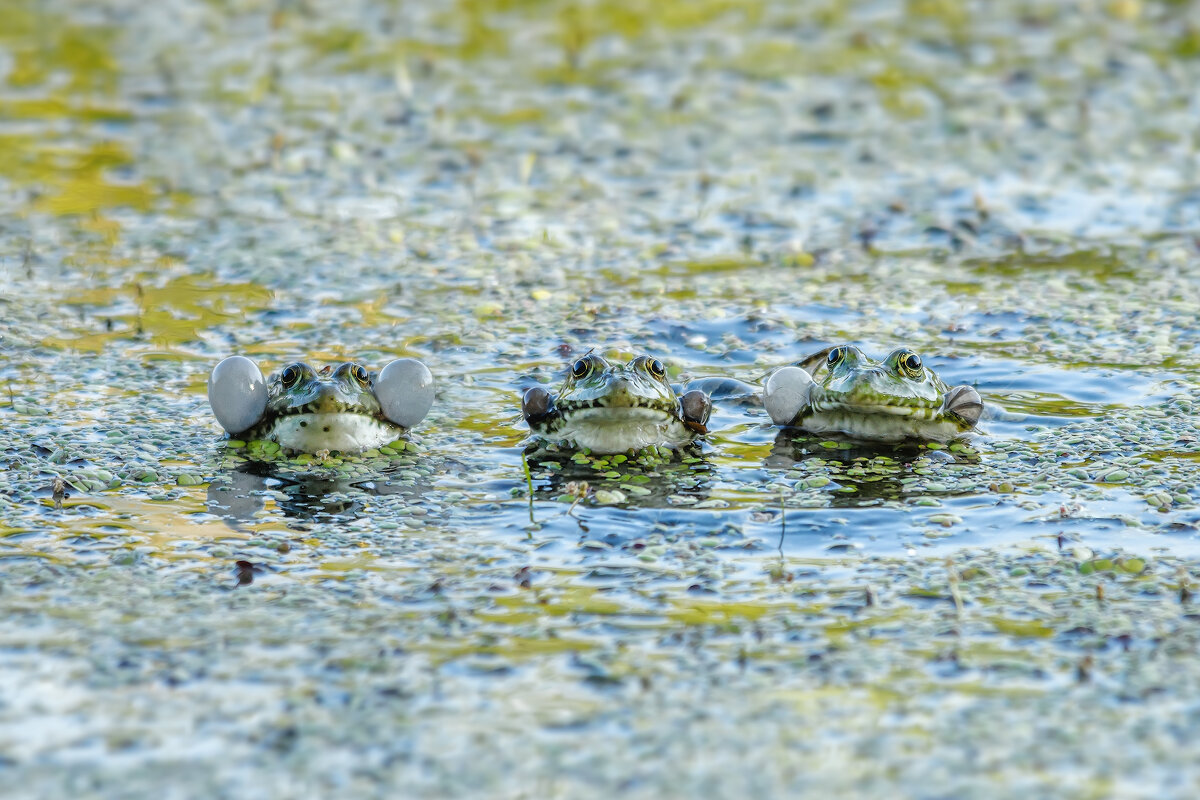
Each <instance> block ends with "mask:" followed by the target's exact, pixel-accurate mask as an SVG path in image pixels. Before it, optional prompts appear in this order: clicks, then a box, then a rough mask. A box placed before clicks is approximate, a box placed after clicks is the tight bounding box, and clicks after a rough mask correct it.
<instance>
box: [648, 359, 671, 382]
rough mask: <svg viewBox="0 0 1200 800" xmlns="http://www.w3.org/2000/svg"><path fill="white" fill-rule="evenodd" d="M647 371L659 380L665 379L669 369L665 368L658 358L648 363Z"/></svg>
mask: <svg viewBox="0 0 1200 800" xmlns="http://www.w3.org/2000/svg"><path fill="white" fill-rule="evenodd" d="M646 369H647V370H649V372H650V374H651V375H652V376H654V377H655V378H658V379H659V380H661V379H663V378H665V377H666V375H667V368H666V367H664V366H663V363H662V362H661V361H659V360H658V359H657V358H652V359H650V360H649V361H647V362H646Z"/></svg>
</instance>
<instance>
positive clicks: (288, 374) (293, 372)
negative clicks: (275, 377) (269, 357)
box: [279, 365, 300, 389]
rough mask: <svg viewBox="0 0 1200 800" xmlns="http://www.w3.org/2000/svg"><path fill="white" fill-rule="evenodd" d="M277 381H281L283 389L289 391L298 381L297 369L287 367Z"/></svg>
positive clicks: (298, 373)
mask: <svg viewBox="0 0 1200 800" xmlns="http://www.w3.org/2000/svg"><path fill="white" fill-rule="evenodd" d="M279 380H281V381H283V386H284V388H285V389H290V388H291V387H292V386H293V385H294V384H295V383H296V381H298V380H300V370H299V368H297V367H296V366H294V365H293V366H290V367H288V368H287V369H285V370H284V371H283V374H282V375H280V376H279Z"/></svg>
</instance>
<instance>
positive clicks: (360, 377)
mask: <svg viewBox="0 0 1200 800" xmlns="http://www.w3.org/2000/svg"><path fill="white" fill-rule="evenodd" d="M350 377H352V378H354V380H356V381H358V382H359V383H361V384H362V385H363V386H366V385H367V383H368V381H369V380H370V377H369V376H368V375H367V371H366V369H364V368H363V365H362V364H355V365H354V366H352V367H351V368H350Z"/></svg>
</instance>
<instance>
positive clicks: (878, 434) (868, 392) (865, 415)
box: [763, 344, 983, 442]
mask: <svg viewBox="0 0 1200 800" xmlns="http://www.w3.org/2000/svg"><path fill="white" fill-rule="evenodd" d="M763 404H764V405H765V406H766V409H767V412H768V413H769V414H770V415H771V419H772V420H773V421H774V422H775V424H776V425H783V426H790V427H796V428H802V429H804V430H806V431H809V432H811V433H819V434H823V433H841V434H845V435H846V436H849V437H851V438H854V439H859V440H862V441H875V442H899V441H903V440H905V439H924V440H926V441H940V442H945V441H949V440H951V439H954V438H956V437H958V436H961V435H963V434H965V433H967V432H969V431H971V430H973V429H974V428H975V426H976V424H977V423H978V422H979V418H980V416H981V415H982V413H983V402H982V401H981V400H980V398H979V393H978V392H976V391H975V389H973V388H972V387H970V386H954V387H951V386H949V385H947V384H946V383H945V382H943V381H942V380H941V379H940V378H939V377H938V376H937V375H936V374H935V373H934V372H933V370H931V369H929V368H928V367H926V366H925V365H924V364H923V363H922V362H921V357H920V356H919V355H917V354H916V353H914V352H913V351H912V350H909V349H908V348H903V347H902V348H899V349H896V350H893V351H892V352H891V353H890V354H889V355H888V356H887V358H885V359H884V360H883V361H875V360H874V359H871V358H869V357H867V356H866V355H865V354H863V352H862V351H861V350H859V349H858V348H857V347H855V346H854V345H848V344H843V345H837V346H836V347H830V348H827V349H825V350H822V351H820V352H818V353H814V354H813V355H811V356H809V357H808V358H806V359H804V360H803V361H801V362H799V364H798V365H796V366H790V367H783V368H781V369H778V370H776V371H775V372H773V373H772V374H771V375H770V376H769V377H768V378H767V381H766V384H765V385H764V387H763Z"/></svg>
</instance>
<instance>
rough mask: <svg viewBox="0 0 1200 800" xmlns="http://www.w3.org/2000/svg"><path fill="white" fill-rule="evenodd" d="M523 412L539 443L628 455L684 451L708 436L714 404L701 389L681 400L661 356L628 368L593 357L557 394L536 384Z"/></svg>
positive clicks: (580, 365) (578, 366)
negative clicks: (658, 450)
mask: <svg viewBox="0 0 1200 800" xmlns="http://www.w3.org/2000/svg"><path fill="white" fill-rule="evenodd" d="M521 413H522V414H523V416H524V417H525V421H526V422H527V423H529V429H530V430H531V431H533V433H534V434H535V435H536V436H538V437H539V438H541V439H545V440H548V441H553V442H565V443H566V444H568V445H570V446H574V447H583V448H587V449H588V450H591V451H592V452H594V453H624V452H628V451H630V450H640V449H643V448H646V447H651V446H665V447H673V448H674V447H680V446H682V445H685V444H687V443H688V442H691V441H692V439H693V438H694V437H695V436H696V435H697V434H703V433H707V432H708V429H707V427H705V426H706V424H707V423H708V417H709V415H710V414H711V413H712V402H711V401H710V400H709V398H708V395H706V394H705V393H704V392H701V391H690V392H686V393H684V394H683V395H682V396H680V397H677V396H676V395H675V390H674V389H672V388H671V384H670V383H669V382H668V381H667V371H666V368H665V367H664V366H663V363H662V362H661V361H659V360H658V359H657V358H653V357H651V356H647V355H641V356H638V357H637V358H635V359H633V360H632V361H630V362H629V363H628V364H621V363H613V362H610V361H608V360H606V359H604V358H602V357H601V356H598V355H595V354H593V353H589V354H587V355H585V356H584V357H582V358H580V359H578V360H577V361H575V362H574V363H573V364H572V365H571V369H570V372H569V374H568V375H567V378H566V381H565V382H564V383H563V386H562V388H561V389H560V390H559V392H558V394H557V395H551V394H550V392H548V391H546V390H545V389H543V388H541V387H540V386H535V387H533V388H531V389H529V390H527V391H526V392H525V396H524V397H523V398H522V400H521Z"/></svg>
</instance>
